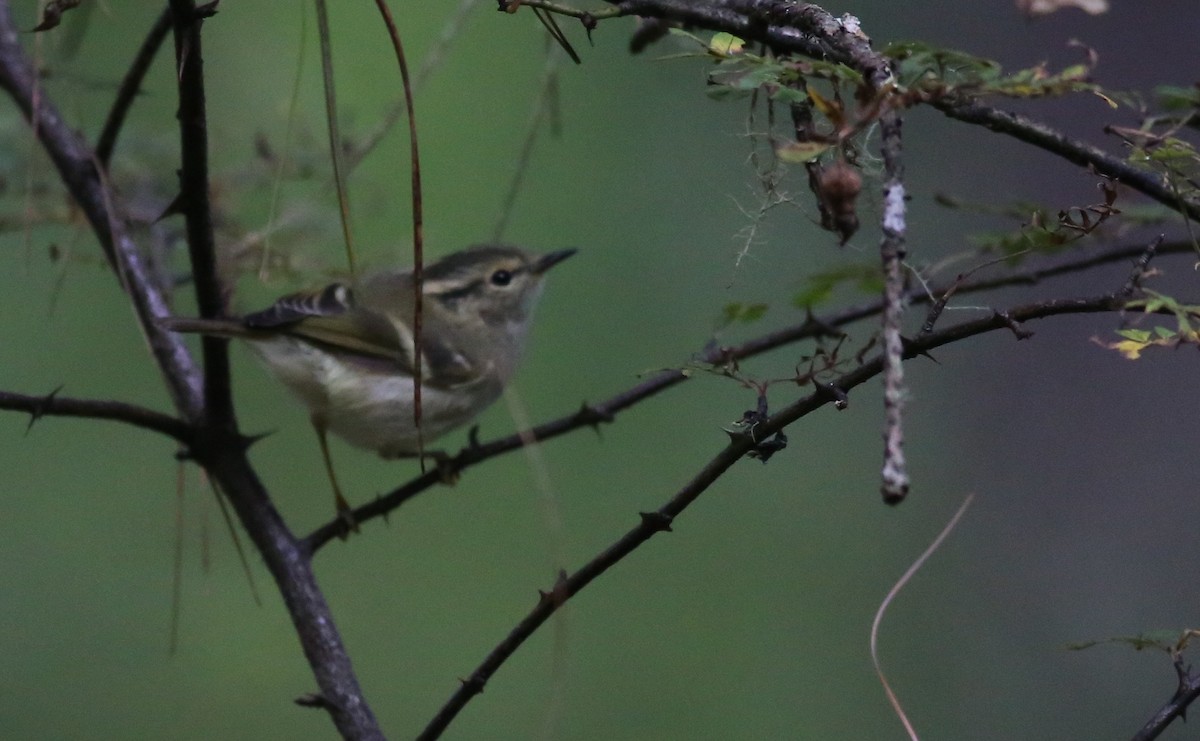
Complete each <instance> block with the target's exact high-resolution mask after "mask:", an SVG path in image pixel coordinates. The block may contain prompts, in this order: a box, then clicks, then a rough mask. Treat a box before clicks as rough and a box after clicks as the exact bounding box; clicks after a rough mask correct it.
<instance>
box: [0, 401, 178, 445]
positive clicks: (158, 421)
mask: <svg viewBox="0 0 1200 741" xmlns="http://www.w3.org/2000/svg"><path fill="white" fill-rule="evenodd" d="M0 409H7V410H11V411H17V412H26V413H27V414H29V417H30V419H29V424H30V426H31V427H32V426H33V423H34V422H36V421H37V420H39V419H41V418H42V417H78V418H83V419H107V420H112V421H114V422H124V423H125V424H128V425H133V426H134V427H140V428H141V429H143V430H151V431H152V432H158V433H161V434H163V435H166V436H167V437H170V438H173V439H174V440H176V441H178V442H180V443H182V444H183V445H189V444H191V441H192V440H193V439H194V436H195V430H194V429H193V428H192V426H191V425H189V424H188V423H187V422H185V421H183V420H181V419H178V418H176V417H172V416H170V415H167V414H163V413H161V412H156V411H154V410H152V409H146V408H145V407H140V406H137V405H135V404H126V403H124V402H120V401H100V400H94V399H73V398H68V397H64V396H59V395H58V391H57V390H55V391H51V392H50V393H49V394H46V395H45V396H29V395H27V394H16V393H13V392H11V391H0Z"/></svg>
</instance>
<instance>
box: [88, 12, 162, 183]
mask: <svg viewBox="0 0 1200 741" xmlns="http://www.w3.org/2000/svg"><path fill="white" fill-rule="evenodd" d="M170 30H171V9H170V8H163V10H162V12H161V13H159V15H158V18H157V20H155V21H154V25H153V26H152V27H151V28H150V32H149V33H148V34H146V38H145V40H144V41H142V46H141V48H140V49H138V53H137V56H135V57H134V58H133V63H132V64H130V65H129V69H128V71H126V72H125V78H124V79H123V80H121V87H120V88H118V89H117V97H116V99H115V100H113V104H112V108H110V109H109V110H108V118H106V119H105V120H104V128H103V129H101V131H100V138H99V139H97V140H96V159H98V160H100V164H101V165H102V166H103V167H104V168H105V169H107V168H108V161H109V159H110V158H111V157H112V152H113V147H115V146H116V145H117V135H118V134H120V133H121V126H122V125H123V124H124V123H125V114H127V113H129V109H130V107H131V106H132V105H133V101H134V99H135V98H137V96H138V94H139V93H140V92H141V90H142V80H144V79H145V77H146V73H147V72H149V71H150V64H151V63H152V62H153V61H154V57H155V56H156V55H157V54H158V49H159V47H161V46H162V43H163V41H164V40H165V39H166V38H167V32H168V31H170Z"/></svg>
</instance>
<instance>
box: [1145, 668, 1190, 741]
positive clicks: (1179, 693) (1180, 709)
mask: <svg viewBox="0 0 1200 741" xmlns="http://www.w3.org/2000/svg"><path fill="white" fill-rule="evenodd" d="M1175 671H1176V673H1177V674H1178V675H1179V686H1178V687H1176V688H1175V694H1174V695H1173V696H1172V697H1171V699H1170V700H1168V701H1167V703H1166V704H1165V705H1163V706H1162V707H1161V708H1159V710H1158V712H1157V713H1155V714H1154V717H1153V718H1151V719H1150V720H1149V721H1148V722H1147V723H1146V725H1144V726H1142V729H1141V730H1140V731H1138V732H1137V733H1136V734H1134V736H1133V741H1151V739H1155V738H1158V737H1159V735H1160V734H1162V732H1163V731H1165V730H1167V726H1169V725H1171V723H1172V721H1174V720H1175V719H1176V718H1183V717H1184V713H1185V712H1187V709H1188V706H1189V705H1191V704H1192V703H1193V702H1195V701H1196V699H1197V698H1200V676H1195V675H1193V674H1192V673H1191V672H1190V671H1188V669H1187V667H1185V666H1184V664H1183V658H1182V657H1177V658H1176V659H1175Z"/></svg>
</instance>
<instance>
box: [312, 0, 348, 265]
mask: <svg viewBox="0 0 1200 741" xmlns="http://www.w3.org/2000/svg"><path fill="white" fill-rule="evenodd" d="M316 9H317V35H318V36H319V38H320V39H321V75H322V80H323V81H324V83H325V84H324V89H325V120H326V121H327V122H328V129H329V159H330V161H331V162H332V164H333V184H334V188H335V189H336V190H337V199H338V215H339V216H340V217H341V220H342V243H343V244H345V246H346V266H347V267H348V268H349V269H350V275H351V276H354V275H357V274H358V271H357V269H356V265H355V261H354V232H353V230H352V229H351V228H350V195H349V193H347V192H346V175H347V173H348V170H347V169H346V165H345V163H344V162H343V154H344V153H343V151H342V133H341V129H340V128H339V126H338V111H337V92H336V89H335V87H334V83H333V49H332V48H331V45H330V34H329V10H328V9H327V8H326V7H325V0H316Z"/></svg>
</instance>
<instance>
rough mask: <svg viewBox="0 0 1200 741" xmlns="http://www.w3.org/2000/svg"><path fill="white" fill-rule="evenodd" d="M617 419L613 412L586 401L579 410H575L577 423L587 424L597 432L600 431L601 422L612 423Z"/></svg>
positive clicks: (575, 421)
mask: <svg viewBox="0 0 1200 741" xmlns="http://www.w3.org/2000/svg"><path fill="white" fill-rule="evenodd" d="M614 419H615V417H614V415H613V413H612V412H608V411H605V410H603V409H599V408H597V407H594V406H591V405H590V404H588V403H587V402H586V401H585V402H583V404H581V405H580V406H579V411H578V412H575V419H574V420H573V422H574V423H575V424H580V425H587V426H589V427H591V428H592V429H593V430H595V431H596V432H599V431H600V424H601V423H602V422H603V423H610V422H612V421H613V420H614Z"/></svg>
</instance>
